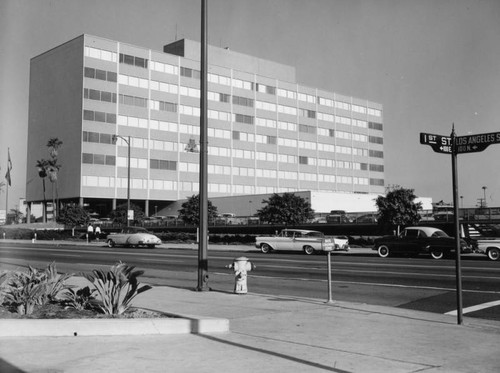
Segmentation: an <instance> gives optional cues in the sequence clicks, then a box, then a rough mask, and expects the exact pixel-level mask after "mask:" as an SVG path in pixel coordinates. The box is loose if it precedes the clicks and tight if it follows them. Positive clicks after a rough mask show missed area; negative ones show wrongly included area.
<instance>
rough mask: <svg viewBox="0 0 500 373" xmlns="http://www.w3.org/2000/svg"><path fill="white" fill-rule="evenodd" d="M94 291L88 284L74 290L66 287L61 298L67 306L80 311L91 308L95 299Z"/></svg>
mask: <svg viewBox="0 0 500 373" xmlns="http://www.w3.org/2000/svg"><path fill="white" fill-rule="evenodd" d="M95 292H96V290H95V289H93V290H90V288H89V287H88V286H85V287H84V288H81V289H78V290H76V291H75V290H74V289H67V291H66V292H65V293H64V294H63V299H64V301H65V303H66V305H67V307H71V308H74V309H76V310H79V311H82V310H85V309H89V308H92V305H93V303H94V300H95V298H94V293H95Z"/></svg>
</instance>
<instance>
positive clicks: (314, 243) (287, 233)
mask: <svg viewBox="0 0 500 373" xmlns="http://www.w3.org/2000/svg"><path fill="white" fill-rule="evenodd" d="M255 247H256V248H258V249H260V250H261V251H262V252H263V253H264V254H266V253H269V252H271V251H278V250H287V251H294V250H295V251H303V252H304V253H306V254H307V255H311V254H313V253H314V252H320V251H333V250H334V249H335V242H334V239H333V237H325V235H324V234H323V233H321V232H318V231H310V230H305V229H283V230H282V231H281V232H280V233H279V234H278V235H276V236H262V237H257V238H256V239H255Z"/></svg>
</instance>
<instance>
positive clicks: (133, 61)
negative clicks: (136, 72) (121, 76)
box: [120, 53, 148, 69]
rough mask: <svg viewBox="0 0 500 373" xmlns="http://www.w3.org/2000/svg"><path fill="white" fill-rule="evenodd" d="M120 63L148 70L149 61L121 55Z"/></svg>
mask: <svg viewBox="0 0 500 373" xmlns="http://www.w3.org/2000/svg"><path fill="white" fill-rule="evenodd" d="M120 63H124V64H126V65H132V66H137V67H142V68H144V69H147V68H148V60H147V59H146V58H141V57H136V56H131V55H129V54H123V53H120Z"/></svg>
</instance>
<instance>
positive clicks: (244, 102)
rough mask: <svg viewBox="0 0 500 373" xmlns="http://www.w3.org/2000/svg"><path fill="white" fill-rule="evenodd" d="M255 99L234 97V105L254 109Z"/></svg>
mask: <svg viewBox="0 0 500 373" xmlns="http://www.w3.org/2000/svg"><path fill="white" fill-rule="evenodd" d="M253 102H254V101H253V99H251V98H247V97H240V96H233V104H234V105H240V106H248V107H253Z"/></svg>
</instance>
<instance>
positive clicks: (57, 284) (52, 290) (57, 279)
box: [45, 262, 73, 302]
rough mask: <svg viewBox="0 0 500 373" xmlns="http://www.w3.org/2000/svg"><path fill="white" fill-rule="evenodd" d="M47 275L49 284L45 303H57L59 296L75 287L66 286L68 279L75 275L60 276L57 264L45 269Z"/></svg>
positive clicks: (65, 274)
mask: <svg viewBox="0 0 500 373" xmlns="http://www.w3.org/2000/svg"><path fill="white" fill-rule="evenodd" d="M45 275H46V279H45V281H46V282H47V291H46V299H45V301H46V302H47V301H55V300H56V297H57V295H58V294H59V293H60V292H61V291H62V290H66V289H69V288H71V287H73V286H71V285H66V284H65V282H66V280H67V279H69V278H70V277H72V276H73V274H72V273H71V274H69V273H63V274H61V275H59V274H58V273H57V269H56V262H52V263H50V264H49V265H48V266H47V268H46V269H45Z"/></svg>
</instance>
